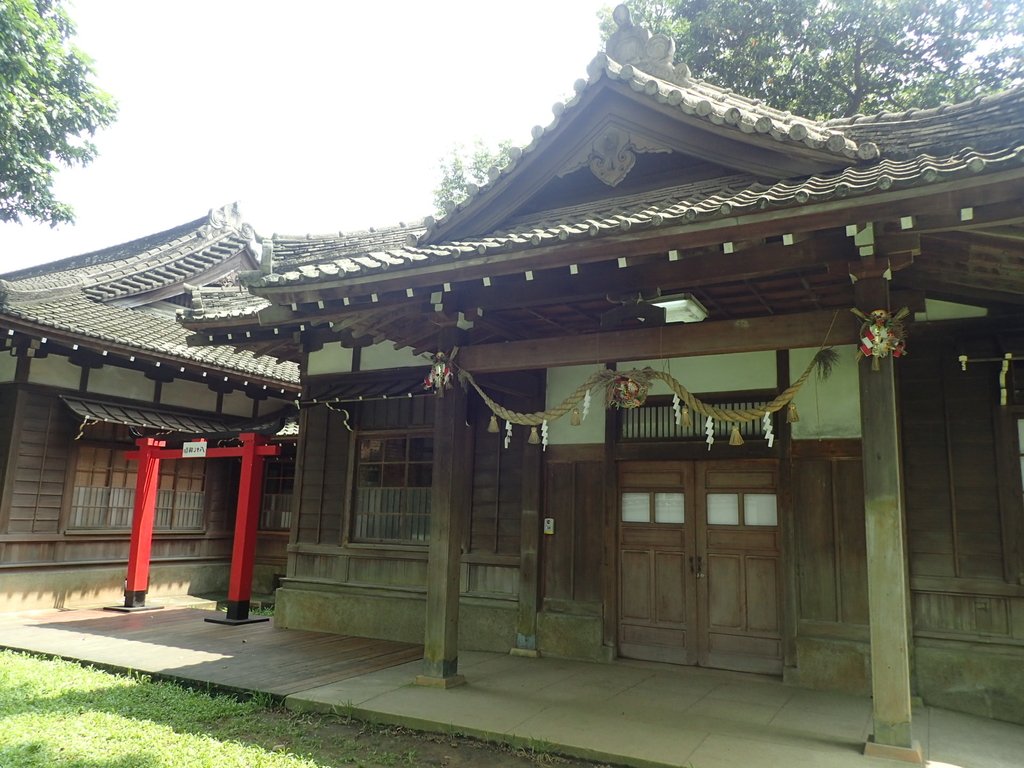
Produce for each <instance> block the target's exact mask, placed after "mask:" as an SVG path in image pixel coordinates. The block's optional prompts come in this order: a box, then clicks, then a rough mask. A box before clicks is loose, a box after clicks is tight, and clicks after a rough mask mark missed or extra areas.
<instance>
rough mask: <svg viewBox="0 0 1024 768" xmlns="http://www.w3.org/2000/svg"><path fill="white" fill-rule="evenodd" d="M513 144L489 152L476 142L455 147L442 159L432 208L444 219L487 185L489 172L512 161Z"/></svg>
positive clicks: (485, 147) (500, 146) (509, 143)
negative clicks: (477, 189)
mask: <svg viewBox="0 0 1024 768" xmlns="http://www.w3.org/2000/svg"><path fill="white" fill-rule="evenodd" d="M514 151H515V150H514V149H513V147H512V142H510V141H502V142H501V143H500V144H498V147H497V149H494V150H492V149H490V148H488V147H487V146H485V145H484V143H483V142H482V141H480V139H477V140H476V141H475V142H474V143H473V146H472V147H469V148H467V147H465V146H463V145H462V144H457V145H455V146H454V147H452V149H451V150H450V151H449V153H448V154H447V155H446V156H445V157H443V158H441V160H440V168H441V181H440V182H439V183H438V185H437V187H436V188H435V189H434V207H435V208H436V210H437V213H438V214H440V215H442V216H443V215H444V214H445V213H447V212H448V211H450V210H451V209H453V208H454V207H455V206H456V205H458V204H459V203H461V202H462V201H463V200H465V199H466V198H467V197H468V196H469V192H470V190H471V189H474V188H476V187H482V186H483V185H484V184H486V183H487V182H488V181H489V177H488V171H489V170H490V169H491V168H502V167H504V166H506V165H508V163H509V162H510V161H511V159H512V154H513V152H514Z"/></svg>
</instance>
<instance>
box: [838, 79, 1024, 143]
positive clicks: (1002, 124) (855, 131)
mask: <svg viewBox="0 0 1024 768" xmlns="http://www.w3.org/2000/svg"><path fill="white" fill-rule="evenodd" d="M826 125H827V126H828V127H829V128H831V129H833V130H838V131H842V132H843V133H844V134H846V135H847V136H849V137H850V138H852V139H854V140H856V141H871V142H874V143H876V144H878V146H879V147H880V149H881V152H882V154H883V155H885V156H887V157H901V158H906V157H913V156H914V155H917V154H919V153H921V152H929V153H931V154H941V153H943V152H949V153H952V152H955V151H957V150H959V149H962V148H963V147H971V148H973V149H975V150H977V151H979V152H986V151H989V152H990V151H994V150H996V149H998V148H999V147H1007V146H1013V145H1014V144H1016V143H1019V142H1020V138H1021V136H1024V88H1017V89H1014V90H1012V91H1004V92H1002V93H994V94H990V95H986V96H978V97H977V98H975V99H972V100H970V101H965V102H963V103H961V104H946V105H943V106H940V107H935V108H933V109H911V110H906V111H904V112H880V113H878V114H877V115H855V116H854V117H848V118H841V119H838V120H830V121H829V122H828V123H826Z"/></svg>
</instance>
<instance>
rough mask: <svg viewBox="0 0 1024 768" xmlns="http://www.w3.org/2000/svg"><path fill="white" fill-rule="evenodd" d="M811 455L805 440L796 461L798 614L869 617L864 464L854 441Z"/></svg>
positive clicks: (841, 620) (847, 619)
mask: <svg viewBox="0 0 1024 768" xmlns="http://www.w3.org/2000/svg"><path fill="white" fill-rule="evenodd" d="M850 448H851V450H850V451H848V452H847V453H846V455H845V456H844V455H843V452H841V451H838V450H836V447H835V446H830V447H829V448H827V449H825V450H823V451H822V453H823V454H824V455H823V456H820V457H817V458H815V457H813V454H812V453H811V450H812V447H810V446H802V447H801V449H800V456H799V458H797V459H795V460H794V462H793V505H794V520H795V525H796V544H797V553H796V554H797V573H798V587H799V595H798V596H799V617H800V619H801V620H804V621H814V622H830V623H836V624H856V625H865V624H867V623H868V603H867V599H868V598H867V554H866V550H865V543H864V481H863V470H862V467H861V462H860V459H859V457H858V456H856V455H851V454H856V453H857V451H855V450H853V449H854V448H855V446H852V445H851V446H850Z"/></svg>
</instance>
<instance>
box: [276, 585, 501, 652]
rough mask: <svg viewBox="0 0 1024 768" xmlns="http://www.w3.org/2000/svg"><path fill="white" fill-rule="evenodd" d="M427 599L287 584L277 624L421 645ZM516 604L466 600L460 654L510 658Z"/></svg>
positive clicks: (388, 591)
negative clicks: (488, 653)
mask: <svg viewBox="0 0 1024 768" xmlns="http://www.w3.org/2000/svg"><path fill="white" fill-rule="evenodd" d="M425 617H426V595H425V594H424V592H423V591H420V590H402V589H394V588H373V587H350V586H344V585H324V584H313V583H309V582H296V581H294V580H289V579H285V580H284V582H283V584H282V586H281V588H280V589H278V590H277V595H276V604H275V608H274V623H275V624H276V625H277V626H279V627H287V628H290V629H306V630H311V631H316V632H333V633H336V634H351V635H361V636H363V637H374V638H382V639H386V640H398V641H401V642H406V643H422V642H423V632H424V626H425ZM515 622H516V603H515V602H512V601H510V600H489V599H486V598H479V597H463V598H462V599H461V600H460V602H459V648H461V649H465V650H475V651H498V652H500V653H507V652H508V651H509V649H510V648H512V646H513V645H514V644H515Z"/></svg>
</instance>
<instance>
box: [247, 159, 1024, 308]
mask: <svg viewBox="0 0 1024 768" xmlns="http://www.w3.org/2000/svg"><path fill="white" fill-rule="evenodd" d="M1022 173H1024V172H1021V171H1019V170H1012V171H1001V172H998V173H993V174H991V175H988V174H986V175H985V176H982V177H976V178H964V179H958V180H957V181H956V182H955V183H936V184H933V185H930V186H926V187H913V188H908V189H901V190H898V191H890V192H886V193H884V194H871V195H865V196H864V197H862V198H858V199H856V200H849V199H847V200H831V201H828V202H822V203H816V204H806V205H802V206H797V207H791V208H784V209H779V210H772V211H764V212H759V213H750V214H746V215H743V216H737V217H729V216H719V217H716V218H713V219H707V220H698V221H695V222H692V223H689V224H685V225H679V226H660V227H655V226H652V225H644V226H633V227H631V228H628V230H626V231H623V232H621V233H618V234H614V235H603V236H601V237H595V238H594V239H589V240H568V241H566V242H561V243H557V244H551V245H537V246H535V247H520V246H512V245H510V246H509V247H508V248H507V249H504V250H496V251H493V252H492V251H488V252H487V253H485V254H483V255H475V256H474V255H468V254H467V255H464V256H462V257H460V258H458V259H446V260H440V261H435V262H431V263H427V264H425V265H424V266H414V267H410V268H404V269H395V270H388V271H382V270H375V271H371V272H365V273H355V274H351V275H349V276H346V277H342V278H336V279H330V280H317V281H315V282H310V283H298V284H286V285H274V286H266V287H262V288H259V289H257V291H256V292H257V293H258V294H259V295H261V296H265V297H266V298H268V299H270V300H271V301H273V302H274V303H275V304H278V305H285V306H287V305H289V304H296V305H301V304H308V303H315V302H317V301H329V300H333V299H344V298H349V299H350V300H354V299H357V298H359V297H365V296H369V295H371V294H372V293H377V294H378V296H380V295H383V294H384V293H387V292H392V291H406V290H408V289H412V290H414V291H418V290H423V289H432V288H433V287H435V286H437V285H438V284H439V283H441V282H442V281H444V280H446V279H450V277H451V276H452V275H454V274H458V276H459V277H460V279H464V280H482V279H484V278H488V279H494V278H495V277H500V276H503V275H512V274H516V273H518V274H523V273H524V272H525V271H527V270H530V269H532V268H535V267H536V266H537V265H538V264H543V265H544V266H545V268H557V267H569V266H570V265H576V266H578V267H582V266H583V265H585V264H590V263H594V262H601V261H607V260H608V259H609V258H613V257H620V256H624V257H627V258H628V257H635V256H643V255H645V254H650V253H658V252H667V251H668V250H670V249H679V250H682V249H686V250H694V249H698V248H702V247H717V246H719V245H721V244H722V243H723V242H725V241H727V240H728V241H742V240H762V239H765V238H767V237H772V236H776V237H777V236H782V235H783V234H786V233H807V232H816V231H822V230H828V229H833V228H837V227H840V228H841V227H845V226H846V225H847V224H849V223H850V222H851V221H885V220H891V219H893V217H894V214H895V216H896V220H897V221H899V220H900V219H903V218H911V217H922V216H926V215H931V214H934V213H935V212H937V211H938V212H940V213H941V212H956V213H957V214H959V212H960V211H961V210H962V209H963V208H964V207H969V206H973V207H974V208H975V209H977V208H979V207H983V206H987V205H992V204H995V203H1005V202H1009V201H1016V200H1017V199H1018V198H1019V197H1020V194H1019V191H1020V183H1021V178H1022Z"/></svg>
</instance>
